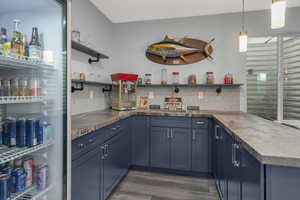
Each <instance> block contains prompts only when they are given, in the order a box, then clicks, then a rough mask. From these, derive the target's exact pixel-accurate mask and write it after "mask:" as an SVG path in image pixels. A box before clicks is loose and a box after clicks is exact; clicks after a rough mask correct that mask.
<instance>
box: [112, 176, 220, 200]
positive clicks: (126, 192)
mask: <svg viewBox="0 0 300 200" xmlns="http://www.w3.org/2000/svg"><path fill="white" fill-rule="evenodd" d="M109 200H219V197H218V193H217V189H216V186H215V183H214V181H213V180H211V179H206V178H195V177H189V176H179V175H171V174H162V173H156V172H143V171H135V170H131V171H130V172H129V173H128V174H127V176H126V177H125V178H124V179H123V181H122V182H121V183H120V185H119V186H118V188H116V190H115V191H114V193H113V194H112V195H111V196H110V198H109Z"/></svg>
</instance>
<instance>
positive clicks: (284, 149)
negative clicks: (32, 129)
mask: <svg viewBox="0 0 300 200" xmlns="http://www.w3.org/2000/svg"><path fill="white" fill-rule="evenodd" d="M134 114H140V115H160V116H186V117H212V118H214V119H215V120H216V121H218V122H219V123H221V124H222V125H223V126H224V127H225V128H226V129H227V130H229V131H230V132H231V134H232V135H233V136H234V137H236V139H237V140H238V141H239V142H241V144H242V145H243V147H244V148H246V149H247V150H248V151H249V152H250V153H251V154H252V155H253V156H254V157H255V158H256V159H257V160H259V161H260V162H262V163H263V164H270V165H279V166H290V167H300V131H299V130H297V129H294V128H291V127H287V126H285V125H282V124H279V123H276V122H272V121H269V120H265V119H262V118H260V117H257V116H254V115H251V114H247V113H242V112H224V111H203V110H201V111H188V112H166V111H157V110H153V111H152V110H135V111H124V112H118V111H112V110H105V111H95V112H90V113H85V114H79V115H74V116H72V139H76V138H78V137H80V136H82V135H85V134H87V133H89V132H92V131H94V130H96V129H99V128H102V127H104V126H106V125H109V124H112V123H113V122H116V121H118V120H120V119H124V118H126V117H128V116H131V115H134Z"/></svg>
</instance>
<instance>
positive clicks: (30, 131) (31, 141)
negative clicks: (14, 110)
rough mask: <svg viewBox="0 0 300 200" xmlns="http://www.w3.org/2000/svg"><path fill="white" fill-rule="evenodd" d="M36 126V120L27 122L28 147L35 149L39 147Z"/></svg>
mask: <svg viewBox="0 0 300 200" xmlns="http://www.w3.org/2000/svg"><path fill="white" fill-rule="evenodd" d="M36 124H37V120H36V119H28V120H26V146H29V147H33V146H35V145H37V138H36Z"/></svg>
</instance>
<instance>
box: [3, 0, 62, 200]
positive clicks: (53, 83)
mask: <svg viewBox="0 0 300 200" xmlns="http://www.w3.org/2000/svg"><path fill="white" fill-rule="evenodd" d="M0 30H1V31H0V174H2V175H0V182H1V184H0V186H1V188H2V186H3V185H2V184H7V185H10V187H7V188H6V189H5V191H4V192H2V193H1V194H0V199H10V200H14V199H20V200H21V199H35V200H62V199H66V197H65V194H66V182H65V178H66V173H65V172H66V163H67V150H66V149H67V147H66V144H67V51H66V46H67V40H66V0H65V1H64V0H1V3H0ZM10 180H12V181H10ZM1 191H2V189H1Z"/></svg>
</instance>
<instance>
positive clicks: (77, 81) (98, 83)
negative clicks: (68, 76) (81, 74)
mask: <svg viewBox="0 0 300 200" xmlns="http://www.w3.org/2000/svg"><path fill="white" fill-rule="evenodd" d="M72 83H84V84H87V85H104V86H110V85H112V83H103V82H97V81H85V80H72Z"/></svg>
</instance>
